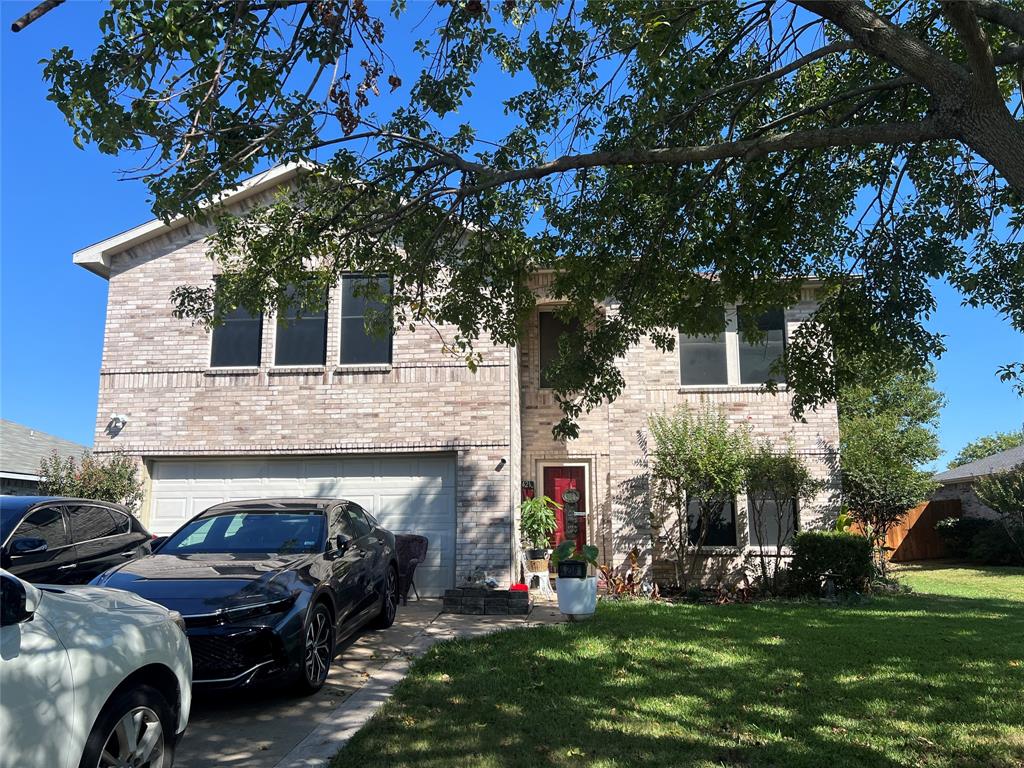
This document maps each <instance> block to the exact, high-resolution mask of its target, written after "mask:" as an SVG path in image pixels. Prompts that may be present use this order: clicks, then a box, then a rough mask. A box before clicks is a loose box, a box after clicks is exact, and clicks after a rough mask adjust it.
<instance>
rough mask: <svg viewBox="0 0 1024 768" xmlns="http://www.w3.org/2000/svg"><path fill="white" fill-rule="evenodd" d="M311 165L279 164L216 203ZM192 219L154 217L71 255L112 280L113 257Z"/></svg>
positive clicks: (255, 191)
mask: <svg viewBox="0 0 1024 768" xmlns="http://www.w3.org/2000/svg"><path fill="white" fill-rule="evenodd" d="M312 167H313V164H312V163H286V164H284V165H278V166H276V167H274V168H271V169H270V170H269V171H265V172H263V173H260V174H257V175H256V176H253V177H252V178H249V179H246V180H245V181H243V182H242V183H241V184H239V185H238V186H237V187H234V188H233V189H230V190H228V191H226V192H224V193H223V194H222V195H221V196H220V197H219V198H218V199H217V202H218V203H219V204H223V205H233V204H237V203H241V202H242V201H243V200H246V199H247V198H250V197H253V196H255V195H258V194H260V193H262V192H264V191H266V190H268V189H270V188H271V187H275V186H278V185H280V184H284V183H287V182H288V181H291V180H292V179H294V178H295V177H296V176H298V175H299V173H301V172H302V171H305V170H309V169H310V168H312ZM189 221H190V219H188V218H186V217H184V216H179V217H177V218H175V219H171V221H169V222H165V221H163V220H161V219H153V220H152V221H147V222H146V223H145V224H140V225H139V226H137V227H132V228H131V229H129V230H127V231H125V232H121V233H120V234H117V235H114V236H113V237H108V238H107V239H106V240H101V241H100V242H98V243H95V244H93V245H90V246H88V247H87V248H82V249H81V250H79V251H75V253H74V254H73V255H72V260H73V261H74V263H75V264H78V265H79V266H81V267H84V268H85V269H88V270H89V271H90V272H94V273H95V274H97V275H99V276H100V277H102V278H104V279H109V278H110V260H111V258H113V257H114V256H116V255H117V254H119V253H122V252H124V251H127V250H128V249H129V248H134V247H135V246H137V245H141V244H142V243H145V242H147V241H149V240H152V239H153V238H156V237H159V236H160V235H165V234H167V233H169V232H172V231H174V230H175V229H178V228H179V227H182V226H184V225H185V224H187V223H189Z"/></svg>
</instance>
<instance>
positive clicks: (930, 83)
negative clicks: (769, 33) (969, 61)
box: [796, 0, 967, 92]
mask: <svg viewBox="0 0 1024 768" xmlns="http://www.w3.org/2000/svg"><path fill="white" fill-rule="evenodd" d="M796 2H797V5H800V6H801V7H803V8H805V9H806V10H808V11H810V12H811V13H815V14H818V15H819V16H821V17H823V18H825V19H828V20H829V21H831V22H832V23H833V24H835V25H836V26H838V27H839V28H840V29H842V30H843V31H844V32H846V34H848V35H849V36H850V38H851V39H852V40H853V41H854V42H855V43H856V44H857V45H858V46H860V47H861V48H863V49H864V50H865V51H866V52H868V53H870V54H872V55H874V56H877V57H878V58H880V59H882V60H883V61H885V62H887V63H889V64H891V65H892V66H894V67H896V68H897V69H900V70H901V71H903V72H905V73H906V74H908V75H910V76H911V77H912V78H914V79H915V80H916V81H917V82H919V83H921V85H924V86H926V87H927V88H929V89H930V90H932V91H939V92H942V91H948V90H950V88H951V86H953V87H955V88H962V87H964V86H965V85H966V82H965V81H966V80H967V72H966V71H965V70H964V68H963V67H961V66H960V65H959V64H956V63H954V62H952V61H950V60H949V59H947V58H946V57H945V56H943V55H941V54H940V53H938V52H937V51H936V50H935V49H934V48H932V47H930V46H929V45H928V44H926V43H925V42H924V41H922V40H919V39H918V38H917V37H915V36H914V35H912V34H910V33H909V32H907V31H905V30H903V29H900V28H899V27H897V26H896V25H895V24H893V23H892V22H890V21H889V20H888V19H885V18H883V17H881V16H879V15H878V14H877V13H875V12H874V11H872V10H871V9H870V8H868V7H867V6H866V5H864V4H863V3H860V2H856V3H854V2H833V1H829V0H796Z"/></svg>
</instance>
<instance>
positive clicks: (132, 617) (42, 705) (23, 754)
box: [0, 570, 192, 768]
mask: <svg viewBox="0 0 1024 768" xmlns="http://www.w3.org/2000/svg"><path fill="white" fill-rule="evenodd" d="M0 585H2V593H0V733H2V734H3V746H2V747H0V768H76V767H78V768H113V767H114V766H117V767H118V768H170V765H171V763H172V762H173V761H174V745H175V744H176V742H177V740H178V738H179V737H180V736H181V734H182V733H183V732H184V730H185V726H186V725H187V723H188V712H189V706H190V705H191V699H192V657H191V655H190V653H189V647H188V641H187V640H186V639H185V634H184V633H183V632H182V627H181V625H182V620H181V616H179V615H178V614H176V613H175V612H174V611H168V610H167V609H166V608H164V607H163V606H160V605H156V604H155V603H151V602H149V601H148V600H143V599H142V598H141V597H138V596H136V595H134V594H132V593H130V592H124V591H122V590H119V589H105V588H102V587H59V588H58V587H48V586H43V587H38V588H37V587H34V586H32V585H31V584H28V583H26V582H24V581H21V580H20V579H18V578H16V577H15V576H12V575H11V574H10V573H8V572H7V571H4V570H0Z"/></svg>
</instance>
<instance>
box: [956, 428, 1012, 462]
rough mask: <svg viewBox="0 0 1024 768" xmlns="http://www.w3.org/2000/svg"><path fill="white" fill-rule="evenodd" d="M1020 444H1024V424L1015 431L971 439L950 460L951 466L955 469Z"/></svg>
mask: <svg viewBox="0 0 1024 768" xmlns="http://www.w3.org/2000/svg"><path fill="white" fill-rule="evenodd" d="M1018 445H1024V426H1022V427H1021V428H1020V429H1018V430H1015V431H1013V432H995V433H994V434H991V435H985V436H984V437H979V438H978V439H977V440H971V442H969V443H968V444H967V445H965V446H964V447H963V448H961V449H960V453H958V454H957V455H956V456H954V457H953V460H952V461H951V462H949V468H950V469H953V468H954V467H959V466H962V465H964V464H970V463H971V462H972V461H977V460H978V459H984V458H986V457H987V456H991V455H993V454H996V453H1002V452H1003V451H1008V450H1010V449H1011V448H1016V447H1017V446H1018Z"/></svg>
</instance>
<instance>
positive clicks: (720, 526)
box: [686, 499, 736, 547]
mask: <svg viewBox="0 0 1024 768" xmlns="http://www.w3.org/2000/svg"><path fill="white" fill-rule="evenodd" d="M686 516H687V519H688V523H689V525H688V528H689V538H690V543H691V544H696V543H697V539H698V537H699V536H700V502H698V501H697V500H696V499H690V500H689V501H688V502H687V504H686ZM704 546H705V547H735V546H736V503H735V502H734V501H733V500H732V499H730V500H729V501H726V502H725V505H724V506H723V507H722V514H721V516H720V517H718V518H717V519H712V520H711V521H710V522H709V525H708V535H707V538H706V539H704Z"/></svg>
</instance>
